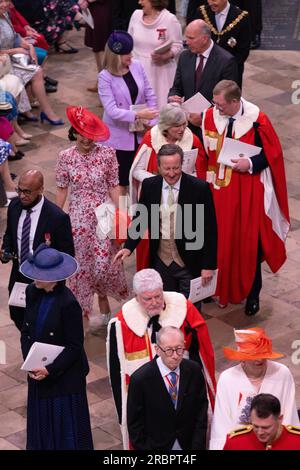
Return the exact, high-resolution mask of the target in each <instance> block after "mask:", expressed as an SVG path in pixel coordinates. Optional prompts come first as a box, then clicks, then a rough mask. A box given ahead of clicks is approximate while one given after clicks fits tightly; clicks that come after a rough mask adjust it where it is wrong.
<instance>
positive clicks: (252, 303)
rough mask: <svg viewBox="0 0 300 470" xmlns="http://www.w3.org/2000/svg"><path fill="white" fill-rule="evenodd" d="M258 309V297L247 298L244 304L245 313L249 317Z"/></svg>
mask: <svg viewBox="0 0 300 470" xmlns="http://www.w3.org/2000/svg"><path fill="white" fill-rule="evenodd" d="M258 311H259V299H258V298H257V299H247V302H246V306H245V314H246V315H248V316H249V317H250V316H252V315H255V314H256V313H257V312H258Z"/></svg>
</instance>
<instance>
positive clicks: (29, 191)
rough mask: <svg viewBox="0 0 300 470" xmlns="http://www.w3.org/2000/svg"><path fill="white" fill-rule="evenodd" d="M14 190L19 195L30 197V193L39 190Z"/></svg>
mask: <svg viewBox="0 0 300 470" xmlns="http://www.w3.org/2000/svg"><path fill="white" fill-rule="evenodd" d="M15 189H16V192H17V193H18V194H19V195H20V194H22V193H23V194H24V196H31V194H32V193H34V192H36V191H38V190H39V189H33V190H31V189H21V188H15Z"/></svg>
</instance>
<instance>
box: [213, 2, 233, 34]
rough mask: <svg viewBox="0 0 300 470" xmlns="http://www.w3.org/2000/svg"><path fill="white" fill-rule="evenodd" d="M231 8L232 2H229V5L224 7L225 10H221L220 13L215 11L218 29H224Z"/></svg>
mask: <svg viewBox="0 0 300 470" xmlns="http://www.w3.org/2000/svg"><path fill="white" fill-rule="evenodd" d="M229 8H230V3H229V2H227V5H226V7H225V8H224V10H222V11H220V13H215V19H216V25H217V29H218V31H222V29H223V26H224V24H225V21H226V18H227V15H228V12H229Z"/></svg>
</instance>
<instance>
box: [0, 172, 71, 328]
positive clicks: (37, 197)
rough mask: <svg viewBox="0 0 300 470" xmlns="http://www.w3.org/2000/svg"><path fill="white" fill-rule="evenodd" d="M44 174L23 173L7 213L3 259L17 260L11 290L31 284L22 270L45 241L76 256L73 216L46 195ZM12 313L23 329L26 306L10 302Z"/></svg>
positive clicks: (6, 260) (16, 322) (1, 255)
mask: <svg viewBox="0 0 300 470" xmlns="http://www.w3.org/2000/svg"><path fill="white" fill-rule="evenodd" d="M43 190H44V178H43V175H42V173H41V172H40V171H37V170H29V171H26V172H25V173H23V174H22V175H21V176H20V179H19V184H18V188H17V192H18V193H19V197H18V198H15V199H13V200H12V201H11V203H10V205H9V207H8V213H7V227H6V231H5V234H4V237H3V244H2V248H1V253H0V259H1V261H2V263H6V262H8V261H9V260H10V259H12V261H13V266H12V270H11V274H10V279H9V284H8V291H9V294H10V293H11V291H12V289H13V286H14V284H15V282H22V283H25V284H30V283H31V280H30V279H28V278H27V277H25V276H23V275H22V274H21V273H20V272H19V266H20V264H21V263H22V262H23V261H25V259H26V258H27V257H28V255H29V254H30V253H32V252H33V251H34V250H35V249H36V248H37V247H38V246H39V245H40V244H41V243H45V242H46V243H48V244H51V247H53V248H56V249H57V250H59V251H63V252H64V253H68V254H69V255H71V256H74V243H73V236H72V229H71V222H70V218H69V216H68V215H67V214H66V213H65V212H63V211H62V210H61V209H60V208H59V207H57V206H56V205H55V204H53V203H52V202H51V201H49V200H48V199H46V198H45V197H44V196H43ZM9 310H10V316H11V319H12V320H13V321H14V322H15V324H16V327H17V328H18V329H19V330H21V328H22V326H23V320H24V308H21V307H16V306H10V308H9Z"/></svg>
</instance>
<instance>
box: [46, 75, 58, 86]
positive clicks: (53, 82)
mask: <svg viewBox="0 0 300 470" xmlns="http://www.w3.org/2000/svg"><path fill="white" fill-rule="evenodd" d="M44 80H45V82H46V83H49V84H50V85H53V86H57V85H58V81H57V80H54V78H51V77H48V76H46V77H44Z"/></svg>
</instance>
